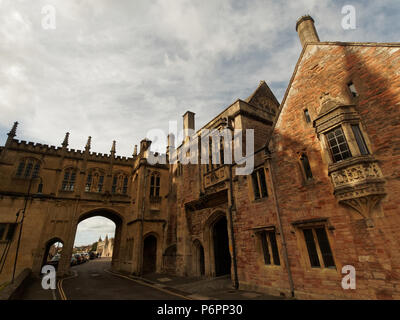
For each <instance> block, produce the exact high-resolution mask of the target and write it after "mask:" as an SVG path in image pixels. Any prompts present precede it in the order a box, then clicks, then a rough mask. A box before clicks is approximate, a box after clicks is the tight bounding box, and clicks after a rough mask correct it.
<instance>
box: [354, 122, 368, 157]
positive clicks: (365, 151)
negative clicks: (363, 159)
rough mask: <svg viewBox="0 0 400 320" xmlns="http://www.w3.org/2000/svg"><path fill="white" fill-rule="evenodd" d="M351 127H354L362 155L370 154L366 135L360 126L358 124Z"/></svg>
mask: <svg viewBox="0 0 400 320" xmlns="http://www.w3.org/2000/svg"><path fill="white" fill-rule="evenodd" d="M351 129H353V133H354V137H355V138H356V141H357V144H358V148H359V149H360V153H361V154H362V155H367V154H369V151H368V148H367V145H366V143H365V140H364V137H363V135H362V133H361V130H360V127H359V126H358V124H355V125H352V126H351Z"/></svg>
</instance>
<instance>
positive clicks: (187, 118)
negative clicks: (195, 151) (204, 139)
mask: <svg viewBox="0 0 400 320" xmlns="http://www.w3.org/2000/svg"><path fill="white" fill-rule="evenodd" d="M194 115H195V113H193V112H191V111H186V113H185V114H184V115H183V133H184V141H186V138H187V137H188V136H189V130H193V131H194Z"/></svg>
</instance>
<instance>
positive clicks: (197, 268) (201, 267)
mask: <svg viewBox="0 0 400 320" xmlns="http://www.w3.org/2000/svg"><path fill="white" fill-rule="evenodd" d="M193 246H194V261H193V266H194V273H195V275H197V276H200V277H202V276H204V275H205V274H206V268H205V264H204V248H203V246H202V244H201V243H200V241H199V240H195V241H194V243H193Z"/></svg>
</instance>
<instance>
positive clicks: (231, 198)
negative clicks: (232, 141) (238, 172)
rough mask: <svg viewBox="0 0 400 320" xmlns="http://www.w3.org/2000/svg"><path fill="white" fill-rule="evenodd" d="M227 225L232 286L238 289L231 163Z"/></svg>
mask: <svg viewBox="0 0 400 320" xmlns="http://www.w3.org/2000/svg"><path fill="white" fill-rule="evenodd" d="M229 193H230V194H229V225H230V231H231V232H230V234H231V243H232V258H233V287H234V288H235V289H236V290H237V289H239V278H238V272H237V261H236V243H235V234H234V231H233V217H232V210H233V207H234V205H235V204H234V203H235V202H234V198H233V181H232V164H229Z"/></svg>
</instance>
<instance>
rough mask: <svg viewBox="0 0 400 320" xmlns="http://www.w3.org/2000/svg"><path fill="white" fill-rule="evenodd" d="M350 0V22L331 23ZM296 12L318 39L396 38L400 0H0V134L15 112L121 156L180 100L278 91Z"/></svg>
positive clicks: (203, 113) (49, 132) (47, 132)
mask: <svg viewBox="0 0 400 320" xmlns="http://www.w3.org/2000/svg"><path fill="white" fill-rule="evenodd" d="M348 4H350V5H353V6H354V7H355V9H356V18H357V20H356V29H355V30H344V29H343V28H342V26H341V21H342V18H343V16H344V15H343V14H342V13H341V11H342V7H343V6H344V5H348ZM45 5H51V6H53V8H54V9H55V13H56V20H55V22H56V29H44V28H43V26H42V21H43V20H44V19H45V18H46V14H43V13H42V8H43V7H44V6H45ZM306 13H308V14H311V15H312V16H313V17H314V19H315V22H316V28H317V30H318V33H319V36H320V38H321V40H322V41H334V40H339V41H371V42H398V41H399V40H400V39H399V35H398V30H400V19H399V14H400V1H399V0H379V1H376V0H358V1H355V0H346V1H342V0H296V1H276V0H255V1H251V0H249V1H243V0H234V1H228V0H226V1H225V0H219V1H211V0H210V1H206V0H192V1H184V0H159V1H135V0H126V1H125V0H118V1H117V0H68V1H65V0H58V1H56V0H46V1H41V0H35V1H32V0H25V1H21V0H0V38H1V39H0V57H1V58H0V144H1V145H2V144H4V141H5V138H6V133H7V132H8V131H9V129H10V127H11V126H12V123H13V122H14V121H19V123H20V126H19V128H18V134H17V138H18V139H20V140H28V141H34V142H41V143H46V144H52V145H60V144H61V142H62V140H63V137H64V134H65V132H67V131H69V132H70V133H71V135H70V148H74V149H83V147H84V145H85V143H86V140H87V137H88V136H89V135H90V136H92V150H93V151H96V152H102V153H108V152H109V151H110V148H111V144H112V140H117V154H119V155H124V156H130V155H131V154H132V151H133V147H134V144H139V142H140V140H141V139H143V138H144V137H146V136H147V135H148V131H149V130H151V129H155V128H157V129H162V130H164V131H165V133H167V131H168V123H169V121H178V125H179V127H181V125H182V121H181V119H182V115H183V114H184V113H185V112H186V111H187V110H191V111H193V112H195V113H196V127H197V128H200V127H201V126H202V125H204V124H205V123H206V122H207V121H208V120H210V119H211V117H213V116H215V115H217V114H218V113H219V112H220V111H222V110H223V109H224V108H225V107H226V106H228V105H229V104H230V103H231V102H233V101H234V100H236V99H237V98H246V97H247V96H248V95H250V94H251V92H252V91H253V90H254V89H255V88H256V87H257V85H258V84H259V81H260V80H265V81H266V82H267V83H268V84H269V86H270V87H271V88H272V90H273V92H274V93H275V95H276V96H277V98H278V100H279V101H280V100H281V99H282V97H283V94H284V91H285V89H286V86H287V84H288V81H289V79H290V76H291V73H292V71H293V69H294V66H295V64H296V61H297V58H298V56H299V53H300V52H301V46H300V42H299V40H298V37H297V34H296V32H295V23H296V20H297V18H298V17H299V16H301V15H303V14H306ZM46 21H47V20H46ZM161 145H162V147H161V148H164V145H165V142H164V141H163V142H162V143H161ZM159 148H160V146H159ZM163 150H164V149H162V150H157V151H163ZM97 238H98V236H96V239H97Z"/></svg>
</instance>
